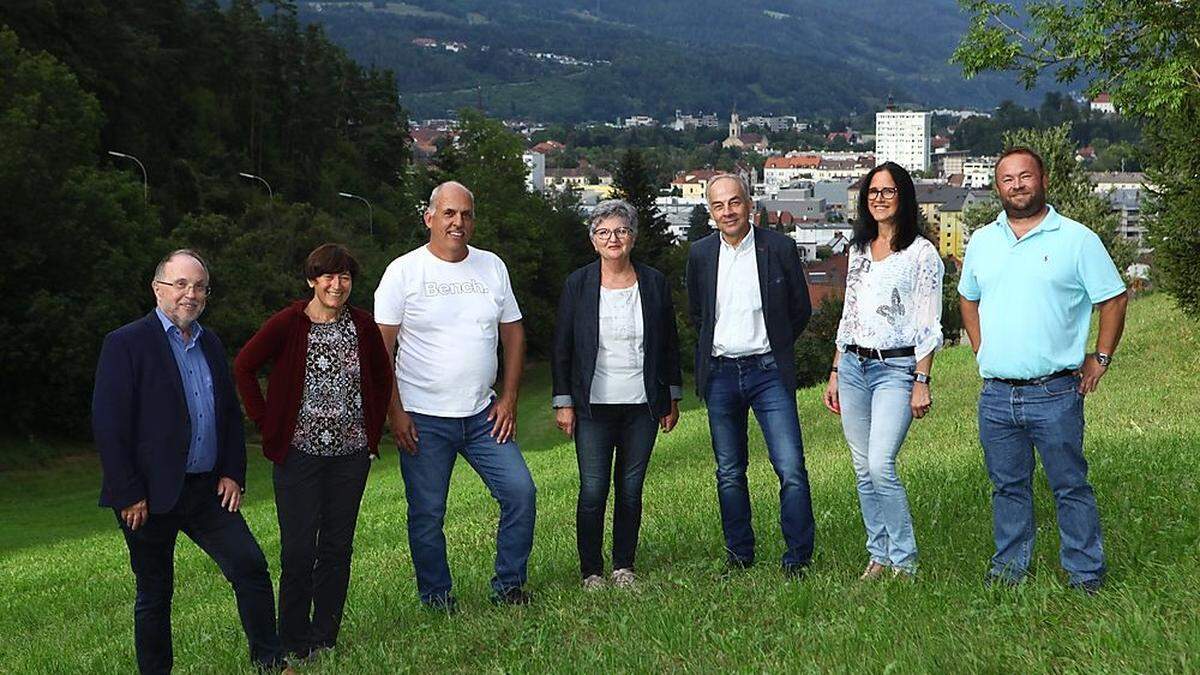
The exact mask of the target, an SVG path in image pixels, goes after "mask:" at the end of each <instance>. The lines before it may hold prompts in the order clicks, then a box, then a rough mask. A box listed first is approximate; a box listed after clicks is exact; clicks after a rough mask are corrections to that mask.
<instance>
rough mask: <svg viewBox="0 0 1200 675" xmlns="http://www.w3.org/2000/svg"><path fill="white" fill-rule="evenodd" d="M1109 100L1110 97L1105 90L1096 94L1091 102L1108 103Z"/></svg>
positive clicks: (1110, 99)
mask: <svg viewBox="0 0 1200 675" xmlns="http://www.w3.org/2000/svg"><path fill="white" fill-rule="evenodd" d="M1110 101H1112V97H1111V96H1109V95H1108V92H1107V91H1102V92H1100V93H1099V94H1096V98H1094V99H1092V103H1108V102H1110Z"/></svg>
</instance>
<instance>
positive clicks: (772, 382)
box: [705, 354, 816, 566]
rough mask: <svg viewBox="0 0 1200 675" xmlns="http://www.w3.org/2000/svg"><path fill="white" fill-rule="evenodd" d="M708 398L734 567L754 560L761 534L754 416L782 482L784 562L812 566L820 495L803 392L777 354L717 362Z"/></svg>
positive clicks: (719, 489) (723, 517) (720, 495)
mask: <svg viewBox="0 0 1200 675" xmlns="http://www.w3.org/2000/svg"><path fill="white" fill-rule="evenodd" d="M706 389H707V392H706V395H705V400H706V401H707V404H708V428H709V432H710V433H711V434H712V443H713V453H714V454H715V455H716V460H717V497H718V499H719V500H720V504H721V527H722V529H723V530H724V533H725V550H726V553H727V555H728V557H729V559H730V560H731V561H732V562H736V563H740V564H749V563H752V562H754V530H753V528H752V527H751V526H750V490H749V487H748V485H747V482H746V467H747V466H748V464H749V461H750V458H749V440H748V438H747V425H748V423H749V414H750V410H754V417H755V419H757V420H758V426H759V427H761V428H762V433H763V440H765V441H766V442H767V456H768V458H770V460H771V466H772V467H774V469H775V475H777V476H778V477H779V525H780V527H781V528H782V530H783V540H784V544H785V546H786V549H785V551H784V553H783V564H784V565H786V566H796V565H807V564H809V563H810V562H811V561H812V555H813V538H814V532H815V530H816V526H815V524H814V521H813V511H812V497H811V495H810V493H809V487H808V471H807V469H805V467H804V443H803V441H802V440H801V438H800V419H799V416H798V415H797V414H796V394H795V392H792V391H788V389H787V388H786V387H784V386H783V382H782V381H781V380H780V379H779V367H778V366H777V365H776V364H775V357H774V356H772V355H770V354H763V355H761V356H746V357H743V358H739V359H727V358H717V357H713V361H712V369H711V371H710V374H709V378H708V384H707V386H706Z"/></svg>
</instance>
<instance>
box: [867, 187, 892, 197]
mask: <svg viewBox="0 0 1200 675" xmlns="http://www.w3.org/2000/svg"><path fill="white" fill-rule="evenodd" d="M899 192H900V191H899V190H897V189H896V188H894V187H885V188H871V189H870V190H867V199H879V198H880V197H882V198H884V199H895V198H896V195H897V194H898V193H899Z"/></svg>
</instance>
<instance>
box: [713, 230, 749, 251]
mask: <svg viewBox="0 0 1200 675" xmlns="http://www.w3.org/2000/svg"><path fill="white" fill-rule="evenodd" d="M717 236H718V237H720V238H721V246H722V247H723V248H725V249H727V250H728V251H729V252H730V253H743V252H745V251H746V250H749V249H752V248H754V226H753V225H751V226H750V231H748V232H747V233H746V236H744V237H742V240H741V241H739V242H738V245H737V246H734V245H733V244H730V243H729V242H728V241H725V234H724V233H719V234H717Z"/></svg>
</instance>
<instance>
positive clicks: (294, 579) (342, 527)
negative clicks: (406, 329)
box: [233, 244, 392, 658]
mask: <svg viewBox="0 0 1200 675" xmlns="http://www.w3.org/2000/svg"><path fill="white" fill-rule="evenodd" d="M304 276H305V277H306V278H307V279H308V285H309V286H310V287H311V288H312V289H313V296H312V298H308V299H304V300H298V301H296V302H294V303H292V304H291V305H289V306H288V307H286V308H284V309H283V310H282V311H280V312H278V313H277V314H275V315H274V316H272V317H271V318H270V319H268V320H267V322H266V323H265V324H263V326H262V328H260V329H259V331H258V332H257V333H255V335H254V337H252V338H250V341H249V342H247V343H246V346H244V347H242V350H241V352H239V353H238V356H237V359H236V360H235V361H234V368H233V369H234V375H235V377H236V379H237V386H238V391H239V392H240V393H241V395H242V403H243V405H245V407H246V415H247V417H249V418H250V419H252V420H254V423H255V424H256V425H257V426H258V429H259V431H260V432H261V433H262V447H263V454H264V455H266V456H267V459H270V460H271V461H272V462H274V463H275V508H276V511H277V512H278V516H279V539H280V553H279V557H280V563H281V565H280V566H281V568H282V569H281V573H280V577H279V637H280V640H281V641H282V643H283V648H284V649H285V650H286V651H287V652H289V653H290V654H292V655H293V656H296V657H299V658H305V657H307V656H308V655H310V654H312V653H314V652H316V651H320V650H325V649H332V648H333V647H334V645H335V644H336V643H337V636H338V630H339V628H340V626H341V621H342V608H343V607H344V606H345V603H346V590H347V588H348V586H349V584H350V552H351V548H352V545H353V541H354V529H355V525H356V524H357V521H358V507H359V503H360V502H361V501H362V494H363V489H364V488H365V487H366V483H367V473H368V472H369V471H370V468H371V462H370V455H376V454H378V447H379V437H380V434H381V433H382V431H383V422H384V417H385V415H386V414H387V407H388V402H389V400H390V397H391V393H392V368H391V364H390V362H389V361H388V357H387V350H386V349H385V348H384V345H383V337H382V336H381V335H380V333H379V328H378V326H376V324H375V319H374V318H372V317H371V315H370V314H369V313H367V312H365V311H363V310H361V309H358V308H356V307H351V306H350V305H349V297H350V289H351V287H352V286H353V282H354V279H355V278H356V277H357V276H358V262H357V261H355V259H354V257H353V256H352V255H351V254H350V252H349V251H347V250H346V249H345V248H344V247H342V246H340V245H337V244H325V245H323V246H319V247H317V248H316V249H315V250H314V251H313V252H312V253H310V254H309V256H308V259H307V260H306V261H305V263H304ZM268 363H269V364H271V375H270V378H269V380H268V383H267V397H266V399H264V398H263V395H262V391H261V390H260V389H259V386H258V372H259V370H260V369H262V368H263V366H265V365H267V364H268Z"/></svg>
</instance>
